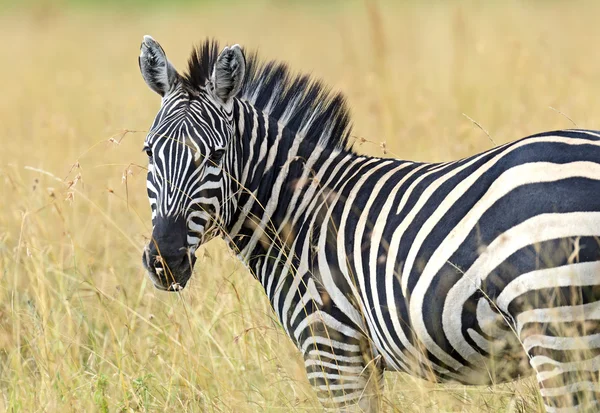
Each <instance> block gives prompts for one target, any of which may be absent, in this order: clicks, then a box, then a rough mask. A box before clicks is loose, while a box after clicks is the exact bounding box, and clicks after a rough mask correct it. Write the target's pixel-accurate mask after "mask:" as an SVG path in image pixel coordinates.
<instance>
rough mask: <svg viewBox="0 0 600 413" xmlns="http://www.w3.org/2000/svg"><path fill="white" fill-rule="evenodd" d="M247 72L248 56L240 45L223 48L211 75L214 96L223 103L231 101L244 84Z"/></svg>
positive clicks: (226, 103)
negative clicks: (246, 56) (245, 55)
mask: <svg viewBox="0 0 600 413" xmlns="http://www.w3.org/2000/svg"><path fill="white" fill-rule="evenodd" d="M245 74H246V58H245V57H244V53H243V52H242V48H241V47H240V46H239V45H237V44H236V45H233V46H231V47H226V48H225V49H223V51H222V52H221V54H220V55H219V57H217V61H216V63H215V66H214V67H213V71H212V75H211V77H210V87H211V92H212V94H213V96H214V97H215V98H216V99H217V100H218V101H220V102H221V103H222V104H223V105H225V106H227V105H229V104H230V103H231V99H232V98H234V97H235V96H236V95H237V94H238V93H240V90H242V85H243V84H244V75H245Z"/></svg>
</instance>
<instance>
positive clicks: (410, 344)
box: [140, 42, 600, 412]
mask: <svg viewBox="0 0 600 413" xmlns="http://www.w3.org/2000/svg"><path fill="white" fill-rule="evenodd" d="M156 45H158V44H157V43H156ZM146 47H147V48H148V47H155V46H152V44H151V45H150V46H146ZM158 47H160V46H158ZM142 50H143V52H142V57H143V56H144V46H142ZM156 50H158V49H155V50H154V51H155V53H158V52H156ZM160 50H162V49H160ZM163 53H164V52H163ZM240 56H241V57H240ZM165 61H166V58H165ZM140 64H141V67H142V73H143V74H144V77H145V79H146V80H147V81H148V82H149V83H151V81H152V77H151V76H150V75H147V74H145V73H149V72H148V71H146V72H145V71H144V64H143V63H142V61H141V63H140ZM214 67H217V75H216V76H215V75H214V71H213V68H214ZM220 71H223V72H220ZM165 76H166V75H163V78H164V77H165ZM219 76H221V77H223V76H225V77H226V78H227V79H228V82H229V83H227V84H226V85H225V86H223V87H227V88H226V89H225V92H222V93H221V94H215V92H214V90H219V87H220V85H219V83H218V78H219ZM149 79H150V80H149ZM215 79H217V80H215ZM236 82H237V83H236ZM151 87H153V89H155V90H156V89H158V90H162V89H160V88H159V87H156V86H152V84H151ZM236 88H237V90H239V93H238V92H236V93H235V94H234V95H233V96H229V95H227V91H229V90H236ZM167 89H168V92H167V93H165V94H164V96H163V105H162V107H161V110H160V112H159V114H158V116H157V118H156V120H155V122H154V124H153V125H152V129H151V132H150V134H149V135H148V138H147V141H146V146H147V147H148V148H149V150H151V151H152V153H153V156H152V159H153V160H152V161H151V163H150V168H149V173H148V194H149V198H150V203H151V205H152V210H153V221H154V220H156V219H157V218H158V217H159V216H176V215H182V216H184V217H185V219H186V222H187V232H188V236H187V243H188V245H187V246H186V247H187V248H189V249H190V250H191V251H194V250H195V249H196V248H197V247H198V245H200V244H202V243H203V242H206V241H207V240H208V239H209V238H210V237H211V236H212V235H214V234H215V233H217V232H219V233H221V234H222V235H223V236H224V237H225V239H226V240H227V241H228V242H229V245H230V246H231V248H232V249H233V250H235V251H236V252H237V253H238V254H239V257H240V258H241V259H242V260H243V261H244V262H245V263H246V264H247V266H248V268H249V269H250V270H251V271H252V273H253V274H254V276H255V277H256V278H257V279H258V280H259V281H260V282H261V284H262V285H263V286H264V288H265V291H266V294H267V296H268V298H269V300H270V301H271V303H272V305H273V308H274V310H275V312H276V313H277V316H278V317H279V319H280V321H281V323H282V325H283V327H284V328H285V330H286V332H287V333H288V334H289V336H290V337H291V338H292V339H293V340H294V341H295V342H296V343H297V345H298V347H299V349H300V350H301V351H302V353H303V354H304V358H305V365H306V370H307V374H308V378H309V380H310V381H311V383H313V385H314V386H315V390H316V391H317V395H318V397H319V399H320V400H321V401H322V402H323V403H324V405H325V406H329V407H333V408H339V407H341V406H349V405H352V404H358V405H359V406H360V407H361V408H363V409H365V410H373V411H374V410H376V409H377V408H378V405H379V401H378V400H379V393H380V390H381V386H382V373H383V371H384V370H396V371H403V372H407V373H410V374H413V375H416V376H419V377H422V378H425V379H429V380H434V381H459V382H461V383H466V384H486V385H487V384H493V383H499V382H503V381H508V380H514V379H516V378H518V377H521V376H525V375H527V374H530V373H535V374H537V379H538V381H539V384H540V388H541V394H542V397H543V400H544V404H545V406H546V410H547V411H549V412H566V411H588V410H589V411H593V410H594V409H595V408H597V403H598V402H597V400H600V399H599V398H598V397H597V393H599V392H600V385H599V384H598V382H599V378H598V371H599V369H600V328H599V327H600V324H599V320H600V304H599V301H598V300H599V299H600V133H598V132H593V131H584V130H564V131H556V132H549V133H543V134H539V135H534V136H530V137H527V138H524V139H521V140H518V141H515V142H512V143H508V144H505V145H502V146H500V147H497V148H494V149H492V150H489V151H487V152H484V153H482V154H478V155H475V156H472V157H470V158H466V159H462V160H458V161H454V162H448V163H439V164H427V163H419V162H408V161H400V160H394V159H381V158H373V157H366V156H361V155H358V154H356V153H355V152H353V151H352V150H350V149H348V148H347V146H348V145H347V142H348V138H349V135H350V127H349V123H348V122H349V121H348V114H347V110H346V108H345V105H344V100H343V98H342V97H341V96H340V95H335V94H331V93H329V92H328V91H327V90H326V89H325V88H324V87H323V86H322V85H321V84H320V83H318V82H315V81H314V80H312V79H310V78H309V77H307V76H298V77H293V76H291V75H290V74H289V70H288V68H287V67H286V66H284V65H280V64H277V63H267V64H262V65H261V64H260V63H259V62H258V60H257V58H256V57H255V56H253V57H251V58H250V59H248V60H247V61H246V60H245V59H244V57H243V56H242V55H241V52H239V48H237V46H234V47H233V48H226V49H225V50H224V51H223V53H221V54H220V55H217V48H216V45H215V44H213V43H210V42H206V43H205V44H204V45H202V46H201V47H200V48H199V49H198V50H196V51H195V52H194V53H193V55H192V58H191V59H190V67H189V73H188V74H187V75H186V76H180V75H177V77H176V79H175V83H174V84H173V85H170V86H169V87H168V88H167ZM215 96H219V97H221V98H222V97H223V96H225V98H223V99H222V100H219V99H217V98H215ZM218 151H224V156H223V158H222V160H215V159H212V158H211V156H212V154H214V153H215V152H218ZM209 234H210V235H209ZM175 278H176V276H175ZM175 281H177V279H176V280H175Z"/></svg>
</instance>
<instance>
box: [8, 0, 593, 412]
mask: <svg viewBox="0 0 600 413" xmlns="http://www.w3.org/2000/svg"><path fill="white" fill-rule="evenodd" d="M52 4H53V3H45V5H42V6H35V5H34V6H32V8H31V9H29V10H26V11H12V12H8V13H5V14H3V15H0V37H1V38H2V39H4V42H3V51H2V56H3V57H2V60H1V61H2V65H0V79H2V82H1V84H2V93H1V97H0V114H1V115H0V139H1V142H2V145H1V150H0V194H1V195H2V196H1V197H0V211H2V213H0V394H1V397H0V410H2V411H11V412H18V411H21V412H34V411H44V412H57V411H60V412H64V411H77V412H80V411H101V412H105V411H111V412H117V411H189V412H199V411H215V412H221V411H224V412H230V411H235V412H254V411H286V412H287V411H313V410H314V411H319V410H320V407H319V405H318V403H317V402H316V399H315V397H314V395H313V393H312V391H311V389H310V386H309V385H308V383H307V380H306V378H305V374H304V370H303V367H302V363H301V359H300V357H299V355H298V354H297V352H296V350H295V349H294V347H293V345H292V344H291V343H290V341H289V340H288V338H287V337H286V336H285V334H284V332H283V331H282V329H281V328H280V327H279V326H278V324H277V322H276V320H274V316H273V313H272V312H271V310H270V308H269V305H268V303H267V301H266V299H265V296H264V293H263V292H262V288H261V287H260V285H258V283H256V282H254V281H253V280H252V278H251V276H250V275H249V274H247V273H246V271H245V270H244V269H243V268H242V266H241V265H240V264H239V263H237V261H236V259H235V258H234V257H233V256H232V254H231V253H230V252H229V251H227V250H226V249H225V248H224V246H223V244H222V243H220V242H214V243H211V244H210V245H208V246H206V247H205V248H203V249H202V250H201V251H200V252H199V254H200V255H202V257H201V258H200V259H199V262H198V264H197V268H196V272H195V275H194V277H193V280H192V282H191V284H190V286H189V287H188V288H187V289H186V290H185V291H184V292H183V293H182V294H180V295H175V294H166V293H163V292H159V291H157V290H155V289H154V288H153V287H152V286H151V285H150V283H149V282H148V281H147V279H146V276H145V274H144V272H143V270H142V268H141V260H140V258H141V248H142V246H143V244H144V242H145V238H146V237H148V236H149V234H150V228H149V224H150V222H149V208H148V205H147V200H146V195H145V189H144V187H145V173H144V170H143V169H144V165H145V162H146V160H145V155H144V154H143V153H142V152H141V146H142V140H143V137H144V133H143V130H144V129H146V128H147V127H148V126H149V124H150V122H151V120H152V118H153V116H154V114H155V113H156V111H157V108H158V105H159V101H158V98H157V96H156V95H154V94H153V93H152V92H150V91H149V90H148V89H147V88H146V86H145V84H144V82H143V81H142V79H141V77H140V75H139V72H138V68H137V63H136V59H137V55H138V50H139V49H138V47H139V43H140V40H141V37H142V35H143V34H146V33H148V34H152V35H153V36H154V37H155V38H156V39H158V40H159V41H160V42H161V43H162V44H163V46H164V47H165V49H166V50H167V53H168V55H169V56H170V58H171V60H172V61H173V62H174V63H175V65H176V66H177V67H179V68H180V69H181V68H183V67H184V62H185V59H186V58H187V54H188V52H189V50H190V49H191V45H192V43H193V42H197V41H199V40H200V39H202V38H204V37H205V36H214V37H217V38H218V39H220V40H222V41H229V42H232V43H233V42H237V43H241V44H243V45H246V46H249V47H258V46H260V50H261V52H262V54H263V55H264V56H265V57H271V58H275V57H276V58H280V59H283V60H287V61H289V62H290V63H291V64H292V66H293V67H295V68H297V69H298V70H307V71H312V72H313V73H315V74H317V75H319V76H320V77H322V78H324V79H325V80H326V81H327V82H329V83H330V84H332V85H333V86H334V87H336V88H338V89H342V90H343V91H344V92H346V93H347V95H348V99H349V102H350V104H351V106H352V108H353V112H354V122H355V125H356V129H355V131H356V136H357V137H359V143H360V141H361V140H360V138H367V139H368V140H369V141H370V142H364V143H362V144H360V146H359V150H360V151H363V152H366V153H370V154H379V155H380V154H381V153H382V151H385V153H387V154H388V155H390V156H392V155H394V156H397V157H400V158H404V159H419V160H449V159H453V158H457V157H462V156H466V155H469V154H473V153H475V152H478V151H481V150H484V149H487V148H489V147H491V146H492V143H491V142H490V140H494V141H495V142H496V143H502V142H506V141H509V140H512V139H516V138H519V137H522V136H525V135H527V134H530V133H534V132H538V131H542V130H549V129H554V128H563V127H571V126H573V124H572V123H571V121H570V120H569V119H567V116H568V117H570V118H572V120H573V121H574V122H575V123H576V124H577V126H579V127H592V128H593V127H600V99H599V96H600V53H598V52H597V50H596V49H597V44H598V38H599V36H600V26H598V25H597V16H598V12H600V7H599V6H597V5H595V3H592V2H587V3H575V2H564V3H561V2H528V3H524V2H516V1H515V2H494V4H488V5H486V6H484V5H481V4H480V3H479V2H462V3H459V2H428V3H426V4H422V5H419V4H421V3H418V2H410V3H402V5H395V6H392V5H388V4H382V5H380V6H379V7H376V6H372V5H369V4H370V3H368V4H367V6H366V7H365V5H364V4H362V3H345V2H339V3H335V5H333V4H332V5H327V6H318V5H317V3H314V4H312V5H305V6H299V5H291V4H289V3H283V4H281V3H273V2H262V3H253V5H252V6H249V5H237V6H235V7H234V6H231V7H226V6H219V7H216V6H215V3H211V4H212V6H210V7H206V8H205V9H202V8H195V9H189V8H186V9H179V10H160V9H153V11H151V12H144V11H143V10H129V11H126V12H118V11H116V10H114V9H113V10H112V11H107V10H102V11H100V10H79V11H74V10H73V11H66V10H64V9H61V8H57V7H54V6H52ZM294 4H296V3H294ZM549 107H552V108H554V109H555V110H553V109H550V108H549ZM559 112H562V114H561V113H559ZM463 114H464V115H463ZM563 114H564V115H563ZM465 115H466V116H465ZM565 115H567V116H565ZM469 118H471V119H473V120H474V121H476V122H477V123H478V125H480V127H481V128H480V127H478V126H477V125H475V124H474V123H473V122H472V121H471V120H469ZM124 129H129V130H132V131H134V132H131V133H128V134H123V133H122V132H121V131H123V130H124ZM482 129H485V130H486V131H487V132H488V133H489V135H490V138H488V136H486V133H484V131H483V130H482ZM135 131H138V132H135ZM111 137H113V138H114V139H113V140H110V139H109V138H111ZM121 138H122V139H121ZM383 142H384V144H382V143H383ZM139 165H142V166H141V167H140V166H139ZM28 167H31V168H35V170H33V169H30V168H28ZM387 379H388V383H387V384H388V387H387V390H386V393H385V398H386V406H387V407H386V408H387V410H389V411H399V412H412V411H415V412H430V411H440V412H441V411H461V412H480V411H492V412H499V411H507V410H508V411H534V410H536V409H537V408H538V407H537V406H538V405H539V404H538V403H539V401H538V396H537V393H536V390H535V385H534V383H533V381H531V380H526V381H524V382H521V383H517V384H512V385H506V386H500V387H495V388H493V389H486V388H465V387H462V386H434V385H431V384H427V383H424V382H422V381H418V380H413V379H411V378H409V377H407V376H405V375H399V374H390V375H388V376H387Z"/></svg>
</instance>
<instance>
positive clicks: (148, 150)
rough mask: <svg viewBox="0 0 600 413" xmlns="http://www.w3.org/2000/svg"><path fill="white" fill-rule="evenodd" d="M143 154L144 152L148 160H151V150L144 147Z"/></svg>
mask: <svg viewBox="0 0 600 413" xmlns="http://www.w3.org/2000/svg"><path fill="white" fill-rule="evenodd" d="M144 152H146V155H148V158H152V149H150V148H148V147H145V148H144Z"/></svg>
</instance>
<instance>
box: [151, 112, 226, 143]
mask: <svg viewBox="0 0 600 413" xmlns="http://www.w3.org/2000/svg"><path fill="white" fill-rule="evenodd" d="M232 133H233V126H232V125H231V124H230V122H228V121H227V119H226V118H225V117H224V116H223V114H221V113H219V112H218V111H217V110H215V108H214V107H212V106H211V105H210V104H208V105H205V104H202V103H201V102H198V101H193V102H190V103H189V104H186V105H184V106H182V107H181V108H180V109H179V110H178V111H171V113H170V114H169V115H166V116H165V115H164V114H162V116H161V113H159V114H158V115H157V119H156V120H155V122H154V124H153V125H152V128H151V130H150V132H149V133H148V135H147V137H146V144H147V145H148V146H153V145H157V144H159V143H160V142H164V141H165V140H175V141H177V142H180V143H182V144H184V145H185V146H187V147H189V148H191V149H193V150H194V151H195V152H200V153H201V154H202V153H206V152H207V151H209V150H211V149H214V148H222V147H225V146H226V144H227V140H228V138H229V137H230V136H231V134H232Z"/></svg>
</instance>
